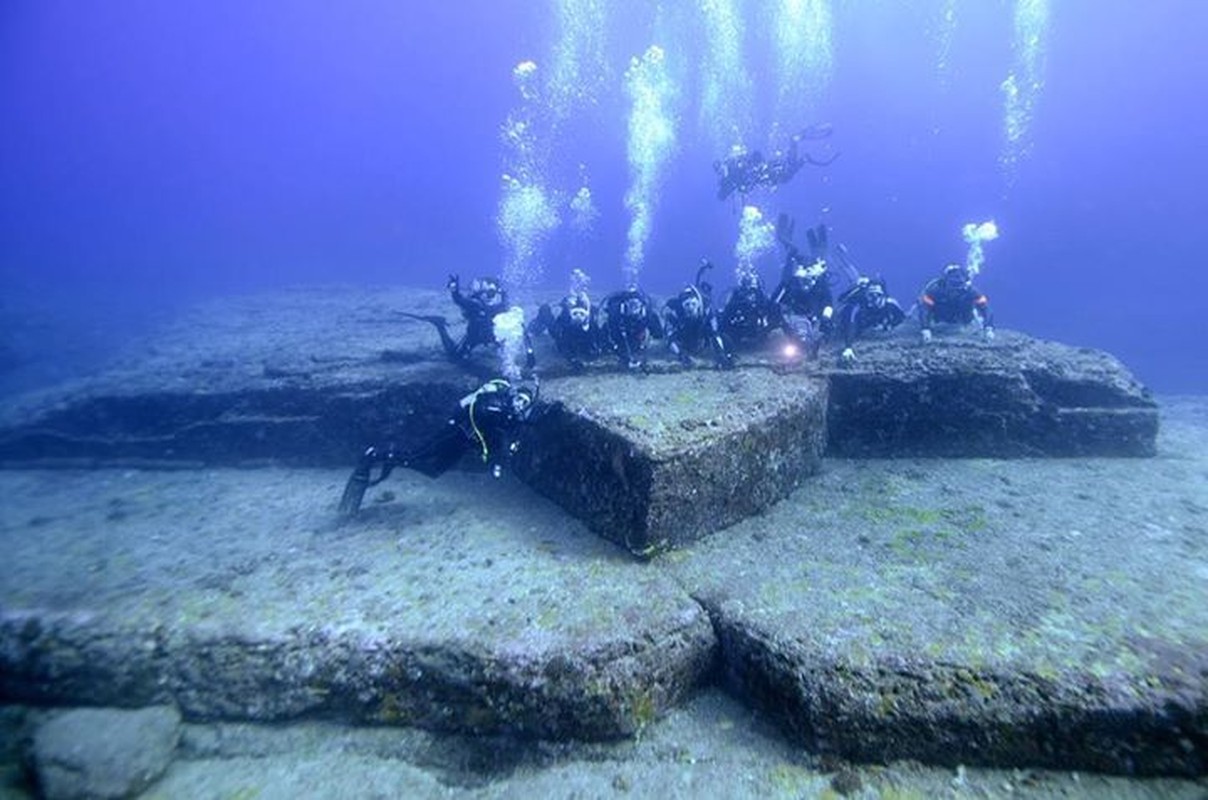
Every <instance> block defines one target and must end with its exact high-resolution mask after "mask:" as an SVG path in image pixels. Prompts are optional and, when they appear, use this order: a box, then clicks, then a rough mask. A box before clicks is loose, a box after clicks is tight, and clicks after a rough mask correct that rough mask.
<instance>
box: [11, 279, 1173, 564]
mask: <svg viewBox="0 0 1208 800" xmlns="http://www.w3.org/2000/svg"><path fill="white" fill-rule="evenodd" d="M535 303H536V299H533V300H531V301H530V302H529V303H528V305H530V306H534V305H535ZM449 306H450V303H449V302H448V299H447V297H445V296H444V295H443V294H441V293H438V292H431V291H427V292H425V291H403V290H397V289H396V290H390V291H382V292H368V291H364V290H351V289H348V290H329V291H297V292H285V293H279V294H274V295H269V296H264V297H247V298H238V299H234V300H228V301H224V302H223V303H221V304H214V305H212V306H209V307H204V308H200V309H198V310H196V311H195V312H194V313H192V314H191V315H188V316H186V317H184V318H182V319H181V320H179V321H178V322H177V323H176V324H175V325H173V326H171V327H170V328H168V329H167V330H165V331H164V332H163V334H162V335H161V336H159V337H158V338H156V339H154V340H152V341H148V342H147V343H145V344H144V345H143V346H142V347H141V348H139V349H137V350H135V351H133V352H131V353H130V354H128V356H127V357H126V358H125V359H124V360H123V361H121V362H119V363H117V364H115V365H113V367H112V368H111V369H109V370H107V371H105V372H104V373H102V374H100V375H98V376H96V377H95V378H93V379H90V380H87V381H82V382H80V383H79V384H78V385H76V386H74V387H68V388H61V389H57V390H55V391H54V392H51V393H48V394H46V395H43V396H40V397H33V398H27V399H26V400H24V401H23V403H22V404H19V405H15V406H12V407H8V408H5V409H0V465H8V466H20V465H28V466H55V465H58V466H73V465H74V466H88V465H92V466H98V465H114V464H127V465H141V466H196V465H206V466H249V465H259V464H282V465H292V466H335V465H351V464H352V463H353V462H354V461H355V459H356V456H357V454H358V453H359V452H360V451H361V450H362V449H363V448H364V447H365V446H366V445H367V444H370V443H384V442H391V443H394V444H395V445H396V446H399V447H401V448H403V449H406V448H407V447H408V446H410V445H414V444H417V443H418V442H420V441H422V439H423V438H424V437H425V436H427V435H428V434H429V432H431V431H432V430H435V429H437V428H438V427H439V426H440V425H441V424H443V421H444V419H445V418H446V416H447V414H448V413H449V409H450V408H452V407H453V406H454V404H455V402H456V401H457V399H458V398H460V397H461V396H463V395H464V394H466V393H467V392H469V391H471V390H472V389H473V388H474V387H475V386H476V385H477V384H478V383H479V382H480V381H481V380H482V379H484V378H486V377H492V376H494V374H495V373H496V371H497V369H498V368H497V365H494V364H493V363H492V362H493V358H494V356H493V355H492V354H489V353H483V354H482V356H481V358H480V359H479V360H477V361H476V362H474V364H473V365H472V367H473V369H472V370H471V371H469V372H468V371H467V370H466V369H463V368H460V367H457V366H455V365H453V364H450V363H449V362H448V361H447V360H446V359H445V358H444V356H443V354H442V352H441V351H440V348H439V346H438V341H437V338H436V334H435V331H434V330H433V329H432V328H431V327H429V326H428V325H427V324H425V323H422V322H417V321H415V320H413V319H409V318H405V317H402V316H400V315H399V314H398V311H399V310H400V309H406V310H408V311H410V312H413V313H422V314H427V313H446V314H447V313H449V312H450V308H449ZM531 314H532V310H531V309H530V316H531ZM916 338H917V337H913V336H911V335H910V334H909V333H903V334H901V335H896V336H891V337H882V338H880V339H872V340H869V341H865V342H862V343H861V345H860V360H859V361H858V362H857V363H856V365H854V366H851V367H844V368H840V367H836V366H834V363H835V361H834V358H833V353H831V352H829V350H825V349H824V351H823V353H822V355H821V356H820V358H819V359H817V360H811V361H808V362H805V363H793V362H790V363H785V362H782V361H780V360H778V359H777V358H775V357H774V356H772V355H771V352H772V351H769V353H755V354H744V355H742V356H741V357H740V366H739V368H738V369H736V370H733V371H729V372H716V371H714V370H711V369H707V368H703V367H702V368H699V369H688V370H685V369H683V368H681V367H680V366H679V365H678V364H677V363H675V362H674V361H672V360H670V359H668V357H667V354H666V353H665V352H664V351H663V350H662V349H661V348H660V345H659V344H658V343H655V345H654V346H653V347H652V351H651V354H650V369H649V370H647V371H646V372H645V373H642V374H629V373H626V372H624V371H620V370H618V368H617V366H616V365H615V364H614V363H612V362H611V361H608V360H604V361H601V362H600V363H598V364H595V365H592V366H591V368H590V369H589V371H588V372H587V373H586V374H582V375H572V374H570V373H569V370H568V369H567V367H566V365H565V364H564V363H562V362H561V361H560V360H559V358H558V357H557V356H556V354H554V353H553V352H552V349H551V348H550V347H549V344H548V342H546V341H541V342H539V343H538V345H539V352H538V356H539V371H540V374H541V375H542V377H543V380H542V394H543V399H545V400H547V401H550V402H556V403H558V404H559V408H558V410H557V411H556V412H555V413H552V414H549V415H546V416H545V417H544V418H543V419H542V420H541V422H540V423H538V424H535V425H533V426H532V429H531V431H530V432H529V433H530V434H531V435H530V436H529V437H528V441H526V442H524V444H525V451H524V452H523V453H522V455H521V457H520V458H519V459H518V460H517V464H516V467H517V472H518V473H519V474H520V475H521V476H522V478H523V479H524V480H525V481H527V482H529V483H530V484H531V485H532V486H534V487H535V488H537V489H538V490H539V491H540V492H541V493H542V494H544V495H546V496H547V497H549V498H551V499H552V500H554V501H555V502H556V503H558V504H559V505H561V506H562V507H563V508H565V509H566V510H568V511H570V512H571V513H572V514H574V515H575V516H577V517H579V518H580V519H582V520H583V521H584V522H585V523H586V524H587V525H588V526H589V527H590V528H591V529H592V530H594V531H596V532H597V533H599V534H600V535H602V536H604V537H605V538H607V539H610V540H612V541H614V542H618V543H620V544H622V545H624V546H625V547H627V548H628V549H629V550H631V551H632V552H635V553H650V552H652V551H653V550H656V549H661V548H667V547H674V546H678V545H681V544H683V543H685V542H688V541H692V540H694V539H696V538H699V537H701V536H703V535H707V534H709V533H711V532H713V531H716V530H719V529H721V528H723V527H725V526H727V525H730V524H733V523H734V522H736V521H738V520H740V519H743V518H745V517H748V516H750V515H751V514H755V513H759V512H762V511H764V510H766V509H767V508H769V507H770V506H771V505H772V504H774V503H775V502H777V501H778V500H780V499H782V498H783V497H785V496H786V495H787V494H788V492H790V491H791V490H792V489H793V488H795V487H796V486H798V485H800V484H801V483H802V481H804V480H805V479H806V478H808V477H809V476H810V475H812V474H813V473H815V472H816V471H817V468H818V463H819V459H820V458H821V456H822V455H823V454H824V453H828V454H831V455H839V456H875V457H900V456H918V455H923V456H950V457H972V456H977V457H1019V456H1034V455H1042V456H1071V455H1078V456H1149V455H1153V452H1154V441H1155V438H1156V435H1157V426H1158V416H1157V409H1156V406H1155V404H1154V402H1153V400H1152V399H1151V398H1150V397H1149V395H1148V393H1147V392H1146V391H1145V389H1144V387H1142V386H1140V385H1139V384H1138V383H1137V382H1136V381H1135V380H1133V379H1132V377H1131V376H1130V375H1129V373H1128V371H1127V370H1126V369H1125V368H1124V367H1123V366H1122V365H1121V364H1120V363H1119V362H1118V361H1116V360H1115V359H1114V358H1112V357H1111V356H1109V355H1107V354H1105V353H1101V352H1097V351H1090V350H1085V349H1076V348H1071V347H1066V346H1063V345H1059V344H1054V343H1051V342H1040V341H1037V340H1034V339H1031V338H1030V337H1027V336H1024V335H1022V334H1016V333H1010V332H1006V333H1003V334H1002V335H1001V336H1000V338H999V340H998V341H996V342H993V343H985V342H982V341H980V340H975V339H971V338H969V337H968V336H966V335H960V334H953V335H948V336H941V337H939V338H937V340H936V341H934V342H933V343H931V344H929V345H923V344H921V343H920V342H918V341H916ZM472 373H473V374H472Z"/></svg>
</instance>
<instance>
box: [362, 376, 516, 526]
mask: <svg viewBox="0 0 1208 800" xmlns="http://www.w3.org/2000/svg"><path fill="white" fill-rule="evenodd" d="M537 403H538V387H537V386H536V385H535V384H534V385H532V386H516V385H514V384H512V383H511V382H510V381H507V380H504V379H502V378H496V379H494V380H490V381H487V382H486V383H484V384H483V385H482V386H480V387H478V388H477V389H475V390H474V391H473V392H471V393H470V394H468V395H466V396H465V397H463V398H461V400H460V401H459V402H458V404H457V407H456V408H455V409H454V411H453V413H452V414H451V415H450V416H449V419H448V421H447V424H445V425H444V426H442V427H441V428H440V429H439V430H436V431H434V432H432V434H431V435H430V436H429V437H428V438H427V439H425V440H424V442H423V443H422V444H421V445H419V446H418V447H416V448H415V449H414V450H411V451H409V452H400V451H398V450H396V449H395V448H394V445H392V444H387V445H372V446H370V447H367V448H365V451H364V452H363V453H362V454H361V458H360V460H359V461H358V462H357V465H356V468H355V469H354V470H353V471H352V475H350V476H349V478H348V482H347V483H346V484H345V486H344V494H343V496H342V497H341V498H340V505H339V512H340V514H342V515H344V516H353V515H355V514H356V513H357V512H358V511H359V510H360V508H361V502H362V500H363V499H364V497H365V490H366V489H368V488H369V487H370V486H376V485H377V484H379V483H381V482H382V481H384V480H386V478H388V477H389V476H390V473H391V472H392V471H393V470H394V469H395V468H398V467H401V468H404V469H412V470H415V471H416V472H420V473H422V474H424V475H427V476H428V477H429V478H437V477H440V476H441V475H443V474H444V473H446V472H448V471H449V470H450V469H452V468H453V467H454V466H456V464H457V462H458V461H460V460H461V458H462V456H464V455H465V454H466V453H468V452H475V451H477V452H478V454H479V455H480V457H481V459H482V462H483V463H484V464H486V465H487V468H488V469H489V470H490V472H491V475H492V476H494V477H496V478H498V477H500V476H501V475H502V474H503V466H504V464H505V463H506V462H507V460H508V459H509V458H511V456H512V455H513V454H514V453H515V452H516V451H517V450H518V449H519V444H518V439H517V436H518V433H519V429H520V427H521V426H522V425H523V424H524V423H526V422H528V421H529V420H530V419H532V417H533V416H534V414H535V413H536V406H537ZM374 469H378V470H379V473H378V475H377V477H376V478H374V477H372V473H373V470H374Z"/></svg>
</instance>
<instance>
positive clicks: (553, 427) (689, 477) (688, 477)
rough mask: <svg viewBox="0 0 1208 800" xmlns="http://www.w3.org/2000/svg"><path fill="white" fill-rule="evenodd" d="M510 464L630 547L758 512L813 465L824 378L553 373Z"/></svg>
mask: <svg viewBox="0 0 1208 800" xmlns="http://www.w3.org/2000/svg"><path fill="white" fill-rule="evenodd" d="M545 396H546V398H547V399H551V400H556V401H558V403H559V405H560V408H559V410H558V411H557V412H556V413H552V414H550V415H548V416H546V417H545V418H543V419H542V420H541V424H540V425H538V426H536V428H535V430H534V432H533V436H532V441H531V443H529V445H528V446H527V447H526V448H525V449H524V450H523V451H522V453H521V455H520V457H519V458H518V459H517V471H518V473H519V474H520V475H521V477H522V478H523V479H524V480H525V481H526V482H528V483H529V484H530V485H531V486H533V487H534V488H536V489H537V490H538V491H540V492H542V493H543V494H545V495H546V496H548V497H550V498H551V499H553V500H555V501H556V502H557V503H558V504H559V505H561V506H562V507H563V508H565V509H567V510H568V511H570V512H571V513H572V514H574V515H575V516H577V517H579V518H580V519H581V520H583V521H584V522H585V523H586V524H587V526H588V527H589V528H591V529H592V530H593V531H595V532H596V533H598V534H600V535H601V536H603V537H604V538H606V539H610V540H612V541H615V542H617V543H619V544H621V545H624V546H625V547H626V548H627V549H629V550H630V551H631V552H634V553H650V552H652V551H656V550H660V549H665V548H667V547H673V546H676V545H681V544H684V543H686V542H689V541H692V540H694V539H697V538H699V537H701V536H704V535H706V534H709V533H712V532H714V531H716V530H718V529H720V528H724V527H726V526H727V525H731V524H733V523H735V522H737V521H738V520H740V519H744V518H746V517H748V516H750V515H752V514H756V513H759V512H761V511H763V510H764V509H766V508H768V507H769V506H771V505H772V504H773V503H775V502H777V501H778V500H780V499H782V498H783V497H785V496H786V495H787V494H788V493H789V492H790V491H792V490H793V489H795V488H796V487H797V486H799V485H800V484H801V481H802V480H804V479H805V478H806V477H808V476H809V475H812V474H813V473H814V472H816V471H817V469H818V465H819V461H820V457H821V453H822V450H823V448H824V447H825V425H824V421H823V417H824V410H825V404H826V384H825V383H823V382H821V381H819V380H818V379H816V378H811V377H808V376H805V375H801V374H790V375H774V374H772V373H771V372H769V371H768V370H766V369H762V368H752V369H744V370H737V371H733V372H728V373H725V374H716V373H713V372H689V373H679V374H669V375H649V376H645V377H637V378H635V377H634V376H632V375H589V376H582V377H578V378H564V379H561V380H559V381H557V382H554V383H551V385H550V386H549V388H548V389H547V390H546V392H545Z"/></svg>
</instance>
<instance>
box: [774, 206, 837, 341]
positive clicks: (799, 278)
mask: <svg viewBox="0 0 1208 800" xmlns="http://www.w3.org/2000/svg"><path fill="white" fill-rule="evenodd" d="M776 238H777V239H778V240H779V241H780V244H781V245H782V246H783V247H784V248H785V259H784V269H783V272H782V273H781V278H780V283H779V285H777V287H776V290H775V291H774V292H773V293H772V301H773V302H774V303H776V304H777V305H778V306H780V307H781V309H782V313H783V315H784V318H785V320H786V322H787V323H788V324H789V325H790V326H791V327H792V328H793V329H794V331H795V336H796V338H798V339H800V340H801V341H802V342H806V343H808V344H809V350H810V354H811V355H815V354H817V352H818V348H819V347H821V345H822V340H823V338H825V337H826V336H828V335H830V333H831V330H832V328H833V320H832V317H833V316H834V313H835V308H834V306H835V300H834V293H833V292H832V291H831V282H832V279H833V274H832V273H831V271H830V269H829V267H828V265H827V256H828V250H829V247H828V232H827V228H826V226H825V225H818V226H816V227H813V228H810V229H809V230H807V231H806V238H807V239H808V241H809V249H810V254H809V256H808V257H806V256H803V255H802V253H801V251H800V250H798V249H797V247H796V246H795V245H794V244H793V221H792V219H791V218H790V217H789V216H788V215H787V214H781V215H780V217H779V219H777V222H776Z"/></svg>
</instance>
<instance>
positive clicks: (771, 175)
mask: <svg viewBox="0 0 1208 800" xmlns="http://www.w3.org/2000/svg"><path fill="white" fill-rule="evenodd" d="M831 133H833V129H832V128H831V126H830V125H811V126H810V127H808V128H805V129H803V130H801V131H799V132H797V133H795V134H794V135H793V137H792V139H791V140H790V142H789V149H788V152H783V151H780V150H777V151H776V152H775V153H774V154H773V155H772V157H771V158H770V159H764V157H763V153H761V152H760V151H758V150H750V151H748V150H747V149H746V148H745V147H743V146H742V145H735V146H734V147H733V148H732V149H731V150H730V155H728V156H727V157H726V158H724V159H722V160H720V161H714V162H713V171H714V172H715V173H717V199H718V200H725V199H726V198H728V197H730V195H732V194H735V193H737V194H738V195H739V197H746V195H748V194H750V193H751V192H752V191H753V190H754V189H756V188H757V187H760V186H766V187H767V188H769V189H774V188H776V187H777V186H781V185H783V184H786V183H788V182H789V181H791V180H792V179H793V176H795V175H796V174H797V173H798V172H800V171H801V168H802V167H804V166H805V165H806V164H811V165H813V166H815V167H825V166H828V165H829V164H830V163H831V162H833V161H834V160H835V159H836V158H838V157H839V154H838V153H832V154H831V155H830V157H829V158H815V157H814V156H812V155H810V154H809V153H806V154H805V155H802V154H801V152H800V142H801V141H803V140H818V139H826V138H828V137H829V136H830V135H831Z"/></svg>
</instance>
